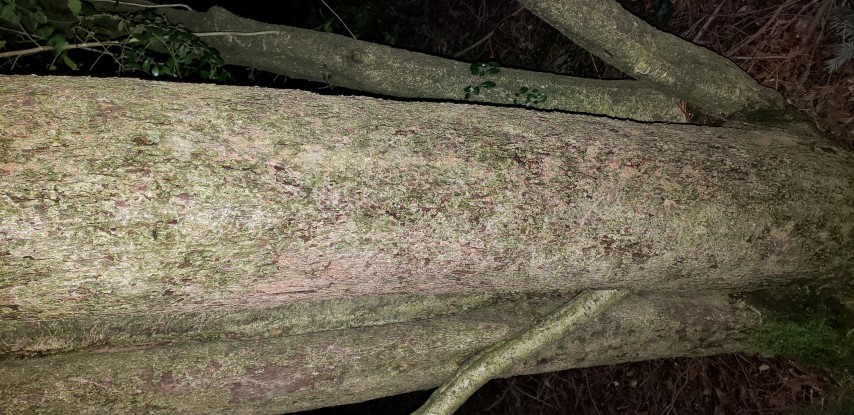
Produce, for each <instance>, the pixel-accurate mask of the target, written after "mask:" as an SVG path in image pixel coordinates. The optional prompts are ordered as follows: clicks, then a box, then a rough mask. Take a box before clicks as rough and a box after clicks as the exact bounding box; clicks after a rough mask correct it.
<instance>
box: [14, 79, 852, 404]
mask: <svg viewBox="0 0 854 415" xmlns="http://www.w3.org/2000/svg"><path fill="white" fill-rule="evenodd" d="M0 109H2V111H0V174H2V181H0V243H2V245H0V318H2V320H3V324H2V325H0V351H2V355H1V356H0V358H2V359H3V360H0V412H3V413H32V412H35V411H44V412H57V411H65V412H73V413H77V412H79V413H87V412H88V413H113V412H117V411H120V412H127V411H130V410H131V409H138V410H148V411H150V412H153V413H158V412H159V413H217V412H244V413H245V412H257V413H276V412H286V411H293V410H299V409H307V408H313V407H319V406H326V405H333V404H338V403H344V402H352V401H359V400H364V399H370V398H374V397H378V396H384V395H388V394H393V393H398V392H404V391H408V390H414V389H419V388H427V387H431V386H435V385H437V384H439V383H440V382H441V381H442V380H444V379H445V377H447V376H448V375H449V374H450V373H453V371H454V369H455V368H456V367H457V365H458V364H459V363H460V361H462V360H463V359H465V357H466V356H469V355H470V354H471V353H473V352H474V351H476V350H478V349H480V348H483V347H485V346H486V345H489V344H491V343H493V342H495V341H497V340H499V339H502V338H506V337H507V336H510V335H512V334H513V333H514V332H516V331H518V330H521V329H523V328H525V327H526V326H527V325H528V324H530V322H531V321H533V320H534V319H535V318H537V317H538V316H541V315H543V314H545V313H547V312H548V311H550V310H552V309H554V308H555V307H557V306H558V305H559V304H561V303H562V302H563V301H565V300H566V298H567V296H570V295H572V294H573V293H575V292H578V291H580V290H584V289H589V288H620V289H628V290H630V291H632V292H633V293H634V294H632V295H631V296H630V297H629V298H628V299H627V300H625V301H624V302H622V303H621V304H620V305H618V306H616V307H615V308H614V309H613V310H610V311H609V312H607V313H606V314H605V315H603V316H601V317H600V318H599V319H598V320H597V321H596V322H595V323H593V324H591V325H589V326H588V327H586V329H585V330H584V331H583V332H582V333H579V334H578V336H573V337H572V338H568V339H566V340H565V341H563V342H561V343H560V344H557V345H555V346H554V347H553V348H550V349H548V350H546V351H544V352H543V353H542V354H541V355H540V356H538V357H537V358H533V359H531V360H530V361H527V362H523V363H521V364H519V365H517V366H516V367H515V368H514V369H513V373H525V372H536V371H547V370H556V369H560V368H567V367H576V366H585V365H593V364H608V363H617V362H623V361H629V360H639V359H649V358H654V357H661V356H674V355H686V354H707V353H717V352H724V351H733V350H739V349H740V348H742V344H741V343H740V339H741V337H742V334H743V332H744V330H745V329H746V328H748V327H750V326H752V325H755V324H757V323H758V322H759V321H760V316H759V314H757V313H756V312H755V311H753V310H751V309H750V308H748V307H746V306H745V305H744V304H743V303H741V302H740V301H737V300H734V299H731V298H729V297H728V295H727V294H728V293H732V292H738V291H747V290H751V289H755V288H756V287H758V286H768V285H777V284H783V283H787V282H791V281H794V280H796V279H799V278H811V279H818V278H840V277H846V276H847V277H850V275H851V272H852V269H854V223H852V217H854V186H852V183H854V159H853V158H852V156H851V154H849V153H844V152H839V151H836V150H835V149H833V148H832V147H831V146H828V145H827V144H825V143H824V142H821V141H818V140H816V139H814V138H808V137H800V136H796V135H793V134H791V133H787V132H784V131H778V130H770V129H769V130H747V129H732V128H703V127H694V126H687V125H682V126H676V125H664V124H661V125H651V124H638V123H632V122H626V121H616V120H609V119H605V118H594V117H585V116H571V115H567V114H558V113H542V112H534V111H528V110H522V109H510V108H478V107H473V106H466V105H455V104H434V103H415V102H411V103H400V102H391V101H383V100H375V99H369V98H360V97H327V96H318V95H314V94H311V93H307V92H300V91H276V90H267V89H258V88H237V87H223V86H205V85H191V84H174V83H154V82H147V81H138V80H129V79H86V78H74V79H71V78H52V77H3V78H2V83H0Z"/></svg>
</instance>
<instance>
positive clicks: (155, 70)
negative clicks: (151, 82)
mask: <svg viewBox="0 0 854 415" xmlns="http://www.w3.org/2000/svg"><path fill="white" fill-rule="evenodd" d="M151 74H152V75H154V76H157V75H160V68H159V67H157V65H155V66H154V67H153V68H151Z"/></svg>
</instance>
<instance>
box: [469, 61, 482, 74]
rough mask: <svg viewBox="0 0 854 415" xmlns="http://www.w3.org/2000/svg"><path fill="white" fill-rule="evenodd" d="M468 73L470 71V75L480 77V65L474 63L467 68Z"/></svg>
mask: <svg viewBox="0 0 854 415" xmlns="http://www.w3.org/2000/svg"><path fill="white" fill-rule="evenodd" d="M469 71H471V74H472V75H480V64H478V63H477V62H474V63H472V64H471V66H469Z"/></svg>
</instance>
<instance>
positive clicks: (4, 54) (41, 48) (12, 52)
mask: <svg viewBox="0 0 854 415" xmlns="http://www.w3.org/2000/svg"><path fill="white" fill-rule="evenodd" d="M121 44H122V43H120V42H87V43H78V44H74V45H68V46H66V47H65V49H63V50H69V49H86V48H95V47H99V46H118V45H121ZM51 50H54V48H53V46H39V47H37V48H30V49H22V50H10V51H8V52H0V58H11V57H13V56H15V57H20V56H27V55H35V54H36V53H41V52H47V51H51Z"/></svg>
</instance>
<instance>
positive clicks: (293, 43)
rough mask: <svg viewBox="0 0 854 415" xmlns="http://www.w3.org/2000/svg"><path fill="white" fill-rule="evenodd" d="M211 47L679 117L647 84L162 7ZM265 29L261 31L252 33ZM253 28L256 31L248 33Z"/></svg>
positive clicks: (313, 67)
mask: <svg viewBox="0 0 854 415" xmlns="http://www.w3.org/2000/svg"><path fill="white" fill-rule="evenodd" d="M163 13H164V14H166V15H167V16H168V17H169V20H170V21H173V22H178V23H181V24H183V25H185V26H187V28H189V29H190V30H192V31H193V32H195V33H197V34H198V35H199V36H201V39H202V40H203V41H204V42H205V43H207V44H208V45H209V46H210V47H212V48H214V49H216V50H217V51H219V53H220V55H221V56H222V58H223V60H224V61H225V62H226V63H227V64H230V65H239V66H245V67H249V68H256V69H260V70H263V71H267V72H272V73H277V74H282V75H286V76H288V77H291V78H296V79H305V80H309V81H315V82H324V83H328V84H329V85H332V86H341V87H344V88H350V89H355V90H359V91H367V92H371V93H375V94H381V95H386V96H393V97H402V98H417V99H437V100H443V101H460V100H463V98H464V96H465V92H464V89H465V87H467V86H472V85H477V84H479V83H481V82H483V81H494V82H495V84H496V86H495V88H492V89H484V90H483V92H481V93H480V94H476V95H472V96H471V97H470V100H471V101H474V102H484V103H495V104H504V105H507V104H511V103H512V98H513V97H514V94H515V93H516V92H517V91H518V90H519V88H521V87H527V88H529V89H531V88H537V89H539V90H540V91H541V92H542V93H544V94H545V95H546V97H547V99H546V101H545V102H543V103H541V104H537V108H540V109H558V110H562V111H571V112H581V113H591V114H606V115H609V116H611V117H617V118H629V119H634V120H640V121H664V122H685V121H686V118H685V114H684V113H683V112H682V111H681V110H680V109H679V102H678V101H679V99H678V98H675V97H674V96H671V95H668V94H665V93H662V92H660V91H658V90H656V89H655V88H654V87H652V86H650V85H649V84H646V83H642V82H636V81H632V80H599V79H585V78H577V77H569V76H562V75H555V74H549V73H543V72H533V71H524V70H518V69H512V68H501V69H500V73H499V74H496V75H494V76H492V75H490V76H486V77H479V76H475V75H472V74H471V72H470V70H469V66H470V63H466V62H460V61H454V60H450V59H443V58H440V57H436V56H430V55H426V54H423V53H417V52H410V51H406V50H402V49H397V48H393V47H390V46H384V45H378V44H375V43H370V42H364V41H360V40H356V39H352V38H349V37H346V36H339V35H336V34H332V33H323V32H318V31H315V30H306V29H299V28H294V27H288V26H282V25H274V24H268V23H263V22H258V21H255V20H251V19H246V18H241V17H239V16H236V15H234V14H232V13H230V12H228V11H227V10H225V9H223V8H221V7H216V6H214V7H212V8H211V9H210V10H209V11H207V12H204V13H198V12H189V11H182V10H164V11H163ZM260 33H266V34H260ZM253 34H259V35H253Z"/></svg>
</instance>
